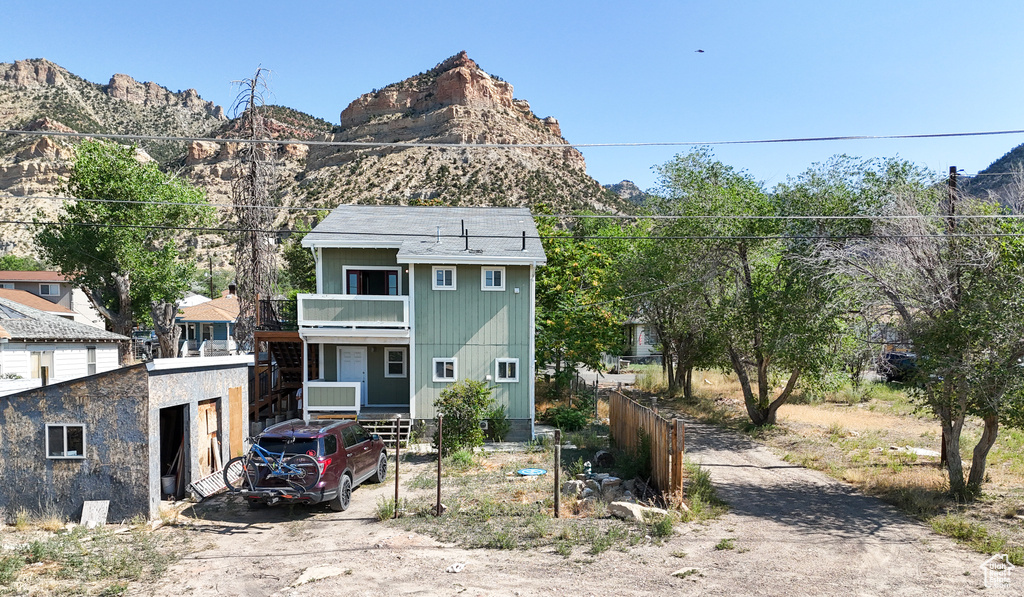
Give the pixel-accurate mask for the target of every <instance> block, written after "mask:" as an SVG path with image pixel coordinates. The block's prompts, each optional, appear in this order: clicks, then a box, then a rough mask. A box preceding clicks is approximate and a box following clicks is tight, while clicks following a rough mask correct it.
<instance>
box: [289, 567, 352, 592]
mask: <svg viewBox="0 0 1024 597" xmlns="http://www.w3.org/2000/svg"><path fill="white" fill-rule="evenodd" d="M351 573H352V571H351V570H347V569H345V568H342V567H341V566H312V567H310V568H306V569H305V570H303V571H302V574H300V575H299V578H297V579H295V582H293V583H292V586H293V587H297V586H299V585H304V584H306V583H311V582H314V581H317V580H323V579H325V578H331V577H332V576H341V575H343V574H351Z"/></svg>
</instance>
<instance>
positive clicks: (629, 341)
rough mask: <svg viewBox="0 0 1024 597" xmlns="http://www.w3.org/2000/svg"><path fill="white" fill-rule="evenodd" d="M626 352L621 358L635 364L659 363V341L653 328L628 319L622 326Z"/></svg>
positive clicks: (636, 320)
mask: <svg viewBox="0 0 1024 597" xmlns="http://www.w3.org/2000/svg"><path fill="white" fill-rule="evenodd" d="M623 331H624V334H625V340H626V346H627V348H626V352H625V354H623V355H622V356H623V357H627V358H628V360H629V361H631V362H636V363H646V362H655V361H660V359H661V346H660V344H661V339H660V338H658V334H657V332H656V331H655V330H654V326H652V325H650V324H648V323H646V322H644V321H643V320H640V319H630V320H629V321H627V322H626V323H625V325H624V326H623Z"/></svg>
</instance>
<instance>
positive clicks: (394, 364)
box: [384, 348, 408, 377]
mask: <svg viewBox="0 0 1024 597" xmlns="http://www.w3.org/2000/svg"><path fill="white" fill-rule="evenodd" d="M405 354H406V352H405V349H404V348H385V349H384V377H406V376H407V375H408V374H407V373H406V371H407V369H406V364H405V363H406V359H405Z"/></svg>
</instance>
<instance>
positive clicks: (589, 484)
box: [586, 479, 601, 493]
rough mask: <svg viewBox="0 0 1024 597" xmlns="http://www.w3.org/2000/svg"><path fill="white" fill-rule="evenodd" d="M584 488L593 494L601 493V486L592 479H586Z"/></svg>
mask: <svg viewBox="0 0 1024 597" xmlns="http://www.w3.org/2000/svg"><path fill="white" fill-rule="evenodd" d="M586 488H587V489H589V490H590V491H593V492H594V493H601V484H600V483H598V482H597V481H595V480H593V479H587V482H586Z"/></svg>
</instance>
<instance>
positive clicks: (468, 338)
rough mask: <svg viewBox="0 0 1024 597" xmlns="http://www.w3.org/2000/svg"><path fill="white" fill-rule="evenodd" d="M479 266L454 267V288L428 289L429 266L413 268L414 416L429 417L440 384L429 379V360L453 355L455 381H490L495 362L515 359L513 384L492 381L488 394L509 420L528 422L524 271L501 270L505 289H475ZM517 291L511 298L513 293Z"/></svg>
mask: <svg viewBox="0 0 1024 597" xmlns="http://www.w3.org/2000/svg"><path fill="white" fill-rule="evenodd" d="M480 272H481V267H480V266H476V265H460V266H457V270H456V283H455V286H456V290H432V289H431V277H432V268H431V266H429V265H417V266H416V270H415V273H416V275H415V293H416V296H415V300H414V303H415V310H416V317H415V323H414V326H415V327H414V333H415V341H416V363H415V366H416V409H415V412H414V413H413V417H415V418H432V417H433V416H434V409H433V403H434V400H435V399H436V398H437V396H438V395H440V393H441V391H442V390H444V388H445V387H447V385H448V384H446V383H434V382H433V381H432V373H433V371H432V363H433V359H434V358H448V357H455V358H456V359H457V360H458V365H457V366H458V377H459V379H466V378H469V379H477V380H483V379H484V376H485V375H491V377H492V380H493V379H494V378H495V377H496V371H495V364H494V361H495V359H497V358H518V359H519V381H518V382H516V383H492V385H494V386H495V390H494V393H493V394H492V396H493V397H494V398H495V399H496V400H497V401H498V402H499V403H500V404H504V405H505V407H506V409H507V410H508V413H509V418H513V419H528V418H532V417H533V413H532V412H530V386H531V384H532V383H533V379H532V378H531V376H530V370H531V363H530V360H529V359H530V346H531V344H532V341H533V338H532V337H531V336H530V268H529V267H528V266H506V267H505V290H504V291H483V290H481V289H480V286H481V284H480ZM517 287H518V288H519V293H518V294H516V293H515V291H514V289H515V288H517Z"/></svg>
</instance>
